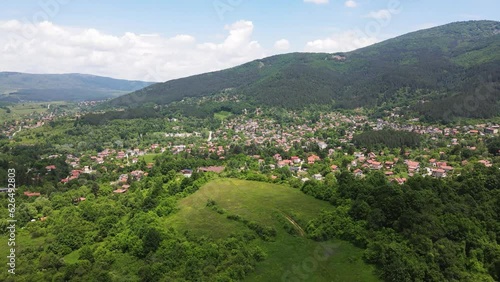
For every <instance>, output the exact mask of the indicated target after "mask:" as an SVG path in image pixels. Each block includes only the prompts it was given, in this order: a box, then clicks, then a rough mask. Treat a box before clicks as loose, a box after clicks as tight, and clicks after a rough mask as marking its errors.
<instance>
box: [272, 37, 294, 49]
mask: <svg viewBox="0 0 500 282" xmlns="http://www.w3.org/2000/svg"><path fill="white" fill-rule="evenodd" d="M274 49H276V50H279V51H286V50H288V49H290V42H288V40H286V39H280V40H278V41H276V42H275V43H274Z"/></svg>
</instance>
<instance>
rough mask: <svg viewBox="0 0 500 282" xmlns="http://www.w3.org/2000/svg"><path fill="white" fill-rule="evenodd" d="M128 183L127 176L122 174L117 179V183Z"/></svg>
mask: <svg viewBox="0 0 500 282" xmlns="http://www.w3.org/2000/svg"><path fill="white" fill-rule="evenodd" d="M127 181H128V174H122V175H120V177H119V178H118V182H121V183H125V182H127Z"/></svg>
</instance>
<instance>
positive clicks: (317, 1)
mask: <svg viewBox="0 0 500 282" xmlns="http://www.w3.org/2000/svg"><path fill="white" fill-rule="evenodd" d="M304 2H306V3H314V4H328V2H330V1H329V0H304Z"/></svg>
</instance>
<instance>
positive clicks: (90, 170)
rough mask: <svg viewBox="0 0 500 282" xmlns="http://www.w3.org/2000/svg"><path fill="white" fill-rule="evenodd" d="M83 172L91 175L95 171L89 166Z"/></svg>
mask: <svg viewBox="0 0 500 282" xmlns="http://www.w3.org/2000/svg"><path fill="white" fill-rule="evenodd" d="M82 172H83V173H86V174H89V173H92V172H94V171H93V170H92V168H91V167H89V166H88V165H86V166H84V167H83V171H82Z"/></svg>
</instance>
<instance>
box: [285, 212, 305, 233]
mask: <svg viewBox="0 0 500 282" xmlns="http://www.w3.org/2000/svg"><path fill="white" fill-rule="evenodd" d="M281 213H282V214H283V216H284V217H285V218H286V219H287V220H288V221H289V222H290V223H291V224H292V225H293V226H294V227H295V229H297V230H298V231H299V235H300V237H304V235H305V234H306V232H304V229H302V227H300V225H299V224H298V223H297V222H295V220H293V218H291V217H290V216H288V215H286V214H285V213H283V212H281Z"/></svg>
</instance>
